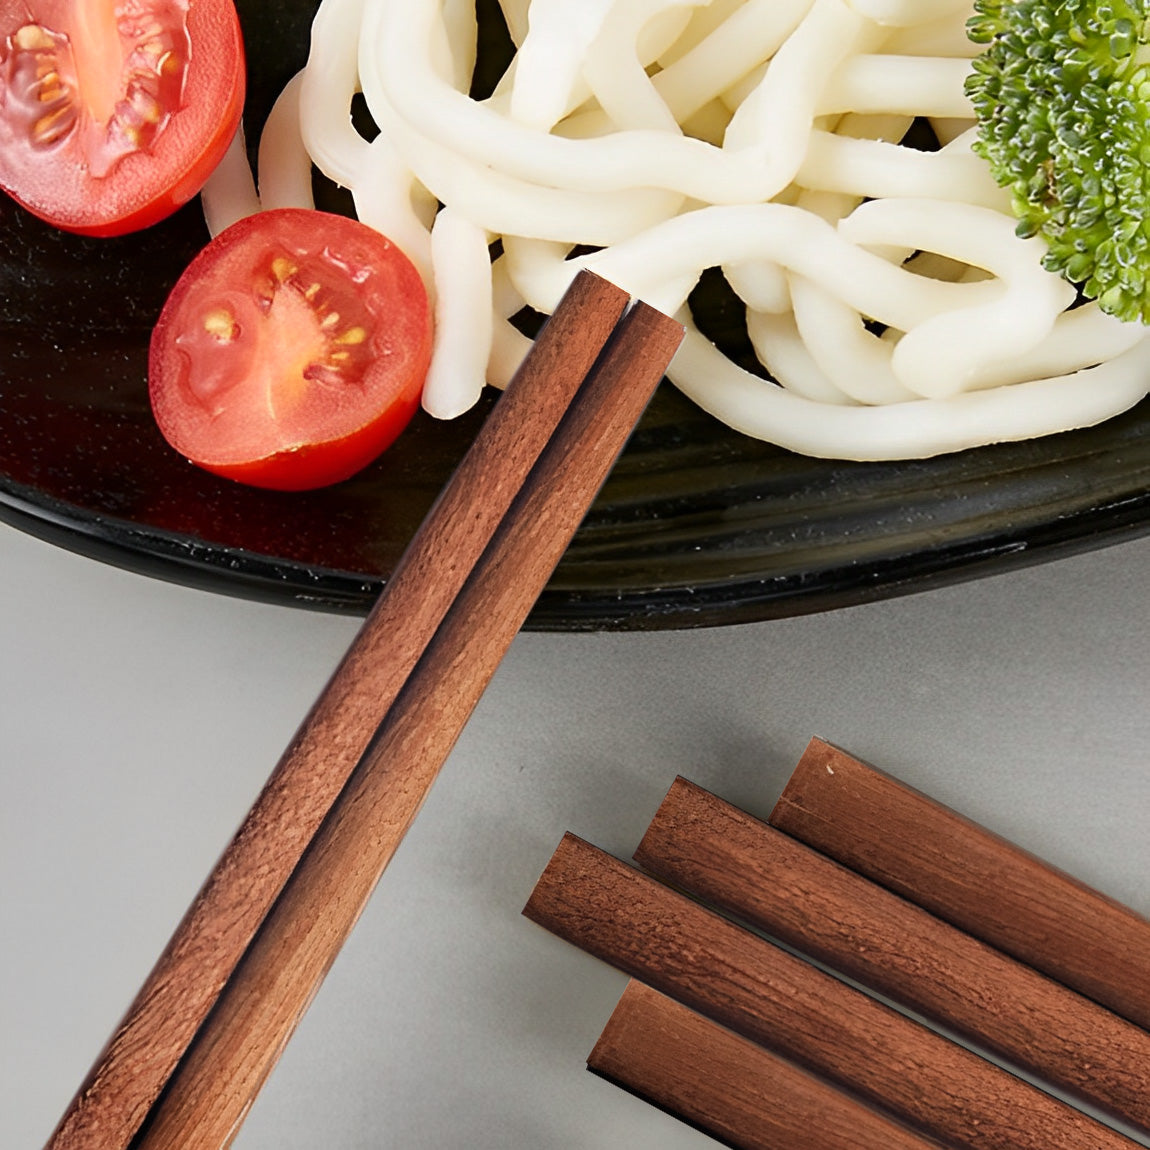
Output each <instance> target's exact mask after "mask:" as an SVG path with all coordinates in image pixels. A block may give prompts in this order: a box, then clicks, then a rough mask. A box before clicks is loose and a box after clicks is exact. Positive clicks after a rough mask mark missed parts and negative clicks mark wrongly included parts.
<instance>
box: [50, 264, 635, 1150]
mask: <svg viewBox="0 0 1150 1150" xmlns="http://www.w3.org/2000/svg"><path fill="white" fill-rule="evenodd" d="M627 302H628V297H627V295H626V293H624V292H622V291H620V289H618V288H616V287H614V286H613V285H611V284H609V283H607V282H606V281H604V280H602V279H600V278H598V277H595V276H584V277H580V278H579V279H577V280H576V281H575V282H574V284H573V285H572V287H571V289H570V291H569V293H568V295H567V297H566V299H565V301H564V306H563V308H562V309H561V310H559V311H557V313H556V315H555V316H554V317H553V318H552V320H551V322H549V323H548V324H547V325H546V327H545V328H544V330H543V332H542V333H541V335H540V337H539V339H538V340H537V341H536V343H535V346H534V349H533V350H532V352H531V353H530V355H529V356H528V358H527V359H526V360H525V362H524V364H523V367H522V368H521V370H520V372H519V374H518V376H517V377H516V378H515V380H513V381H512V383H511V384H510V386H509V387H508V389H507V391H506V393H505V394H504V395H503V396H502V398H501V399H500V401H499V402H498V403H497V404H496V406H495V408H494V410H493V413H492V415H491V418H490V419H488V421H487V422H486V423H485V425H484V426H483V428H482V429H481V431H480V433H479V435H478V436H477V438H476V440H475V443H474V445H473V446H472V448H471V450H470V451H469V452H468V454H467V455H466V456H465V457H464V459H463V461H462V462H461V464H460V466H459V468H458V469H457V471H456V472H455V474H454V475H453V477H452V478H451V480H450V481H449V483H448V485H447V486H446V487H445V489H444V491H443V492H442V493H441V495H440V497H439V499H438V500H437V502H436V504H435V506H434V507H433V508H432V510H431V511H430V512H429V514H428V516H427V518H426V519H425V521H424V523H423V524H422V525H421V527H420V529H419V531H418V533H417V534H416V536H415V537H414V539H413V540H412V543H411V545H410V546H409V548H408V550H407V551H406V553H405V554H404V556H403V558H402V559H401V561H400V563H399V564H398V565H397V568H396V571H395V572H394V574H393V576H392V578H391V579H390V580H389V582H388V584H387V586H386V587H385V589H384V591H383V593H382V594H381V596H380V598H379V600H378V601H377V603H376V605H375V607H374V609H373V611H372V612H371V614H370V615H369V617H368V618H367V620H366V621H365V623H364V624H363V626H362V628H361V630H360V632H359V634H358V635H357V637H356V639H355V641H354V642H353V644H352V645H351V647H350V648H349V650H348V652H347V653H346V655H345V656H344V658H343V660H342V661H341V662H340V664H339V666H338V667H337V668H336V670H335V672H334V674H333V675H332V677H331V679H330V681H329V683H328V684H327V687H326V688H325V690H324V692H323V694H322V695H321V697H320V698H319V700H318V701H317V703H316V704H315V706H314V707H313V708H312V710H311V712H310V713H309V714H308V716H307V717H306V718H305V720H304V722H303V724H302V725H301V727H300V729H299V731H298V732H297V733H296V735H295V737H294V738H293V740H292V742H291V744H290V745H289V746H288V748H287V750H286V751H285V753H284V755H283V756H282V758H281V759H280V761H279V763H278V765H277V766H276V768H275V770H274V772H273V774H272V775H271V777H270V778H269V780H268V782H267V784H266V785H265V787H264V789H263V791H262V792H261V794H260V795H259V797H258V798H257V800H256V802H255V804H254V806H253V807H252V809H251V811H250V812H249V813H248V815H247V816H246V818H245V819H244V821H243V823H242V825H241V826H240V828H239V830H238V832H237V833H236V835H235V837H234V838H233V840H232V841H231V843H230V844H229V845H228V847H227V848H226V850H225V851H224V853H223V855H222V857H221V858H220V860H219V862H218V864H217V865H216V867H215V869H214V870H213V871H212V873H211V875H210V876H209V878H208V880H207V882H206V883H205V885H204V886H203V888H202V889H201V891H200V892H199V894H198V895H197V897H196V899H195V901H194V902H193V904H192V906H191V907H190V909H189V910H188V911H187V913H186V915H185V916H184V918H183V920H182V922H181V923H180V925H179V927H178V928H177V930H176V932H175V934H174V935H173V937H172V939H171V941H170V942H169V944H168V946H167V948H166V949H165V951H164V953H163V954H162V956H161V957H160V959H159V961H158V962H157V964H156V966H155V968H154V969H153V970H152V972H151V974H150V975H149V977H148V979H147V980H146V982H145V984H144V986H143V987H142V989H141V990H140V992H139V994H138V995H137V997H136V999H135V1001H134V1002H133V1003H132V1005H131V1006H130V1008H129V1010H128V1012H127V1015H126V1016H125V1018H124V1020H123V1021H122V1022H121V1024H120V1026H119V1027H118V1029H117V1030H116V1032H115V1034H114V1035H113V1037H112V1039H111V1040H110V1042H109V1044H108V1046H107V1047H106V1048H105V1050H104V1051H103V1053H102V1054H101V1056H100V1057H99V1059H98V1060H97V1063H96V1065H95V1067H94V1068H93V1070H92V1071H91V1073H90V1074H89V1076H88V1078H87V1080H86V1081H85V1082H84V1084H83V1085H82V1086H81V1088H80V1090H79V1093H78V1094H77V1096H76V1098H75V1100H74V1101H73V1103H72V1105H71V1106H70V1108H69V1109H68V1111H67V1112H66V1113H65V1115H64V1117H63V1119H62V1120H61V1122H60V1124H59V1126H58V1128H57V1130H56V1132H55V1134H54V1136H53V1138H52V1140H51V1141H50V1143H49V1146H50V1148H51V1150H115V1148H119V1147H123V1146H126V1145H127V1144H128V1142H129V1141H130V1140H131V1138H132V1136H133V1135H134V1133H135V1131H136V1130H137V1129H138V1128H139V1125H140V1123H141V1122H142V1121H143V1119H144V1116H145V1115H146V1113H147V1112H148V1109H149V1107H150V1106H151V1105H152V1104H153V1102H154V1101H155V1099H156V1098H157V1097H158V1096H159V1093H160V1091H161V1089H162V1088H163V1085H164V1083H165V1082H166V1081H167V1079H168V1077H169V1075H170V1074H171V1073H172V1071H173V1069H174V1068H175V1066H176V1063H177V1062H178V1060H179V1059H180V1058H181V1057H182V1056H183V1054H184V1051H185V1050H186V1049H187V1046H188V1043H189V1042H190V1041H191V1039H192V1037H193V1035H194V1034H195V1033H196V1031H197V1030H198V1029H199V1027H200V1025H201V1024H202V1023H203V1021H204V1018H205V1017H206V1016H207V1014H208V1011H209V1010H210V1009H211V1007H212V1005H213V1003H214V1002H215V1001H216V999H217V997H218V995H219V992H220V990H221V988H222V987H223V985H224V983H225V982H226V981H227V979H228V978H229V976H230V975H231V973H232V970H233V969H234V967H235V965H236V963H237V962H238V961H239V959H240V956H241V955H242V954H243V952H244V950H245V949H246V948H247V946H248V944H249V943H250V942H251V939H252V937H253V936H254V934H255V932H256V930H257V928H258V927H259V925H260V923H261V922H262V921H263V918H264V916H265V915H266V914H267V911H268V909H269V908H270V906H271V905H272V903H273V902H274V900H275V898H276V897H277V895H278V894H279V892H280V890H281V889H282V887H283V884H284V882H285V881H286V880H287V877H288V875H290V874H291V872H292V870H293V869H294V868H295V866H296V864H297V863H298V862H299V859H300V856H301V854H302V852H303V850H304V848H305V846H306V845H307V843H308V842H309V841H310V839H311V837H312V836H313V835H314V833H315V831H316V828H317V827H318V826H319V824H320V822H321V820H322V819H323V818H324V816H325V815H326V814H327V812H328V809H329V808H330V806H331V804H332V802H333V801H334V799H335V797H336V796H337V795H338V794H339V792H340V790H341V789H342V787H343V786H344V784H345V783H346V782H347V779H348V777H349V776H350V774H351V772H352V770H353V769H354V768H355V766H356V764H357V763H358V762H359V761H360V759H361V758H362V756H363V754H364V752H365V750H366V748H367V746H368V744H369V742H370V740H371V739H372V737H373V736H374V735H375V731H376V728H377V727H378V726H379V723H380V722H381V720H382V718H383V716H384V715H385V714H386V712H387V710H388V708H389V707H390V706H391V704H392V703H393V702H394V700H395V698H396V697H397V695H398V694H399V691H400V688H401V687H402V686H403V684H404V682H405V681H406V680H407V678H408V676H409V675H410V674H411V671H412V669H413V668H414V666H415V665H416V662H417V661H418V659H419V658H420V656H421V655H422V654H423V651H424V650H425V649H426V647H427V644H428V642H429V641H430V639H431V637H432V636H433V635H434V633H435V631H436V629H437V628H438V626H439V624H440V622H441V621H442V619H443V616H444V615H445V614H446V612H447V609H448V607H449V606H450V604H451V603H452V602H453V601H454V599H455V597H456V595H457V594H458V592H459V589H460V588H461V587H462V586H463V583H464V582H465V580H466V579H467V578H468V576H469V575H470V573H471V571H472V569H473V568H474V565H475V563H476V562H477V561H478V559H479V557H480V555H482V553H483V551H484V549H485V548H486V547H487V545H488V543H489V541H490V539H491V537H492V535H493V533H494V531H495V529H496V527H497V526H498V524H499V523H500V522H501V520H502V518H503V516H504V514H505V513H506V511H507V508H508V507H509V506H510V505H511V503H512V501H513V500H514V498H515V497H516V495H517V494H518V492H519V490H520V488H521V486H522V484H523V482H524V480H525V479H526V477H527V475H528V474H529V472H530V470H531V468H532V467H533V466H534V465H535V463H536V461H537V460H538V457H539V455H540V453H541V451H542V450H543V448H544V446H545V445H546V444H547V443H548V441H549V440H550V438H551V435H552V433H553V431H554V429H555V427H556V426H557V425H558V424H559V421H560V420H561V418H562V417H563V415H564V413H565V412H566V410H567V407H568V404H569V403H570V401H571V399H572V397H573V396H574V395H575V393H576V391H577V389H578V388H579V386H580V385H581V384H582V382H583V380H584V378H585V376H586V374H587V372H588V370H589V369H590V368H591V366H592V364H593V363H594V362H595V360H596V357H597V356H598V355H599V353H600V351H601V349H602V348H603V346H604V344H605V343H606V341H607V339H608V337H609V336H610V334H611V332H612V331H613V329H614V328H615V326H616V323H617V321H618V319H619V317H620V315H622V313H623V310H624V308H625V307H626V305H627ZM478 492H481V493H482V495H483V497H482V498H481V499H477V498H476V494H477V493H478Z"/></svg>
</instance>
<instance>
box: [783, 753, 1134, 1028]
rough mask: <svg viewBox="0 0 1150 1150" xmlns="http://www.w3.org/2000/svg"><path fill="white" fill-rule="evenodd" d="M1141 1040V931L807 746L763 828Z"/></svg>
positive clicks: (878, 777) (1041, 868)
mask: <svg viewBox="0 0 1150 1150" xmlns="http://www.w3.org/2000/svg"><path fill="white" fill-rule="evenodd" d="M768 821H769V822H770V823H771V825H772V826H775V827H777V828H778V829H779V830H782V831H785V832H786V833H787V834H789V835H792V836H793V837H794V838H797V839H799V840H801V841H802V842H805V843H807V844H808V845H810V846H812V847H814V848H815V849H816V850H818V851H821V852H822V853H823V854H825V855H829V856H830V857H831V858H834V859H837V860H838V861H839V862H840V863H842V864H843V865H844V866H848V867H850V868H851V869H852V870H855V871H858V873H859V874H863V875H866V876H867V878H869V879H872V880H873V881H874V882H877V883H881V884H882V885H883V886H885V887H889V888H890V889H891V890H893V891H895V892H896V893H898V894H900V895H902V896H903V897H904V898H907V899H909V900H910V901H911V902H915V903H917V904H918V905H919V906H922V907H924V908H925V909H927V910H929V911H930V912H931V913H932V914H935V915H937V916H938V917H939V918H941V919H944V920H946V921H947V922H950V923H952V924H953V925H955V926H957V927H958V928H959V929H961V930H964V931H966V932H967V933H968V934H971V935H973V936H974V937H976V938H979V939H982V941H984V942H987V943H989V944H990V945H991V946H995V947H997V948H998V949H999V950H1002V951H1004V952H1005V953H1007V954H1009V955H1011V956H1012V957H1014V958H1016V959H1018V960H1019V961H1020V962H1024V963H1027V964H1028V965H1030V966H1032V967H1034V968H1035V969H1036V970H1040V971H1042V972H1043V973H1044V974H1046V975H1049V976H1050V977H1051V978H1054V979H1057V980H1058V981H1060V982H1063V983H1065V984H1066V985H1067V986H1069V987H1072V988H1073V989H1075V990H1077V991H1079V992H1080V993H1082V994H1084V995H1086V996H1087V997H1088V998H1092V999H1094V1001H1096V1002H1099V1003H1101V1004H1102V1005H1103V1006H1106V1007H1108V1008H1109V1009H1110V1010H1112V1011H1114V1012H1115V1013H1116V1014H1118V1015H1121V1016H1122V1017H1123V1018H1126V1019H1129V1020H1130V1021H1131V1022H1134V1023H1136V1024H1137V1025H1139V1026H1141V1027H1143V1028H1144V1029H1148V1030H1150V920H1147V919H1145V918H1143V917H1142V916H1141V915H1139V914H1137V913H1135V912H1134V911H1132V910H1130V909H1129V908H1128V907H1125V906H1122V904H1121V903H1118V902H1116V901H1114V900H1113V899H1110V898H1108V897H1106V896H1105V895H1103V894H1101V893H1099V892H1098V891H1096V890H1092V889H1091V888H1090V887H1088V886H1087V885H1086V884H1084V883H1081V882H1079V881H1078V880H1076V879H1074V878H1072V877H1070V876H1069V875H1067V874H1065V873H1064V872H1062V871H1060V870H1057V869H1056V868H1054V867H1052V866H1050V865H1049V864H1047V863H1045V862H1043V861H1041V860H1040V859H1037V858H1035V857H1034V856H1033V855H1031V854H1029V853H1027V852H1026V851H1023V850H1021V849H1020V848H1019V847H1017V846H1014V845H1013V844H1011V843H1009V842H1007V841H1006V840H1004V839H1002V838H1000V837H998V836H997V835H994V834H992V833H990V832H989V831H987V830H986V829H985V828H983V827H980V826H978V825H977V824H976V823H974V822H972V821H971V820H970V819H967V818H964V817H963V816H962V815H960V814H958V813H956V812H955V811H953V810H950V809H949V808H947V807H944V806H943V805H942V804H941V803H937V802H935V801H934V800H933V799H931V798H928V797H927V796H926V795H923V794H921V793H920V792H918V791H916V790H913V789H912V788H910V787H908V786H906V785H905V784H904V783H901V782H899V781H898V780H896V779H893V778H891V777H890V776H889V775H887V774H884V773H883V772H882V771H878V770H876V769H875V768H874V767H871V766H868V765H867V764H865V763H861V762H859V761H858V760H857V759H855V758H853V757H852V756H850V755H848V754H846V753H845V752H844V751H841V750H839V749H838V748H837V747H833V746H831V745H830V744H829V743H825V742H823V741H822V740H819V739H814V740H812V741H811V743H810V745H809V746H808V747H807V750H806V752H805V753H804V755H803V757H802V759H801V760H800V762H799V765H798V767H797V768H796V769H795V772H794V774H793V775H792V777H791V779H790V781H789V782H788V784H787V786H786V788H785V790H784V791H783V794H782V797H781V798H780V799H779V801H778V803H777V804H776V806H775V809H774V810H773V811H772V812H771V815H770V817H769V820H768Z"/></svg>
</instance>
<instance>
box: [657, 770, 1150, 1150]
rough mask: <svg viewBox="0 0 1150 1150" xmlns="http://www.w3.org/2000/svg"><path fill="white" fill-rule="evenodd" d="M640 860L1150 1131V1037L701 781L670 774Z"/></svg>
mask: <svg viewBox="0 0 1150 1150" xmlns="http://www.w3.org/2000/svg"><path fill="white" fill-rule="evenodd" d="M635 861H636V862H638V863H639V865H640V866H641V867H643V869H644V870H646V871H648V872H649V873H651V874H653V875H655V876H656V877H657V878H659V879H661V880H662V881H664V882H667V883H670V884H672V885H674V886H677V887H679V888H681V889H684V890H686V891H688V892H689V893H691V894H692V895H694V896H696V897H697V898H700V899H702V900H703V901H704V902H706V903H707V904H708V905H709V906H713V907H715V908H716V909H717V910H721V911H724V912H726V913H728V914H731V915H734V916H736V917H737V918H740V919H742V920H743V921H745V922H747V923H750V925H751V926H753V927H756V928H758V929H760V930H763V931H765V932H766V933H768V934H770V935H771V936H772V937H774V938H776V939H778V940H779V941H781V942H783V943H786V944H787V945H788V946H793V947H795V948H796V949H797V950H800V951H802V952H803V953H804V954H806V955H809V956H810V957H812V958H814V959H817V960H818V961H820V962H824V963H826V964H827V965H828V966H830V967H832V968H833V969H834V970H836V971H838V972H840V973H841V974H845V975H847V976H848V977H850V978H853V979H854V980H855V981H856V982H859V983H861V984H862V985H863V986H865V987H867V988H868V989H870V990H873V991H877V992H878V993H880V994H883V995H885V996H886V997H887V998H888V999H890V1000H891V1001H894V1002H897V1003H899V1004H900V1005H902V1006H904V1007H908V1008H910V1009H911V1010H914V1011H915V1012H916V1013H918V1014H919V1015H921V1016H922V1017H924V1018H927V1019H929V1020H931V1021H932V1022H935V1023H941V1024H943V1025H944V1026H946V1027H947V1028H948V1029H949V1030H951V1031H953V1032H955V1033H957V1034H959V1035H962V1036H964V1037H966V1038H968V1039H971V1040H973V1041H974V1042H976V1043H978V1044H979V1045H981V1046H982V1047H983V1048H985V1049H987V1050H989V1051H992V1052H994V1053H996V1054H998V1055H1000V1056H1002V1057H1005V1058H1006V1059H1008V1060H1009V1061H1010V1062H1012V1063H1013V1064H1014V1065H1016V1066H1018V1067H1020V1068H1021V1069H1023V1070H1026V1071H1029V1072H1031V1073H1032V1074H1034V1075H1036V1076H1037V1077H1039V1078H1041V1079H1042V1080H1043V1081H1045V1082H1047V1083H1049V1084H1050V1085H1052V1086H1054V1087H1057V1088H1059V1089H1061V1090H1064V1091H1066V1092H1068V1093H1072V1094H1075V1095H1077V1096H1078V1097H1079V1098H1081V1099H1083V1100H1085V1101H1087V1102H1090V1103H1092V1104H1094V1105H1096V1106H1097V1107H1099V1108H1100V1109H1102V1110H1105V1111H1107V1112H1109V1113H1110V1114H1111V1115H1113V1116H1114V1117H1117V1118H1119V1119H1121V1120H1123V1121H1125V1122H1127V1123H1129V1124H1130V1125H1131V1126H1135V1127H1138V1128H1139V1129H1141V1130H1143V1131H1145V1132H1148V1133H1150V1033H1147V1032H1146V1031H1145V1030H1142V1029H1141V1028H1140V1027H1137V1026H1135V1025H1133V1024H1132V1023H1130V1022H1127V1021H1125V1020H1124V1019H1122V1018H1119V1017H1118V1016H1117V1015H1116V1014H1114V1013H1112V1012H1111V1011H1109V1010H1106V1009H1105V1008H1104V1007H1101V1006H1099V1005H1098V1004H1097V1003H1095V1002H1092V1001H1091V1000H1090V999H1087V998H1084V997H1083V996H1082V995H1080V994H1077V993H1076V992H1075V991H1072V990H1070V989H1069V988H1067V987H1066V986H1063V985H1062V984H1061V983H1058V982H1055V981H1053V980H1052V979H1049V978H1047V977H1046V976H1045V975H1042V974H1039V973H1038V972H1037V971H1035V970H1034V969H1032V968H1031V967H1029V966H1026V965H1025V964H1023V963H1020V962H1017V961H1016V960H1014V959H1012V958H1009V957H1007V956H1006V955H1004V954H1003V953H1002V952H1001V951H999V950H996V949H995V948H993V947H990V946H988V945H986V944H985V943H983V942H980V941H978V940H977V939H974V938H972V937H970V936H969V935H968V934H965V933H964V932H962V931H960V930H958V929H957V928H955V927H953V926H950V925H949V924H947V923H944V922H943V921H941V920H940V919H938V918H936V917H935V916H934V915H932V914H930V913H929V912H927V911H925V910H923V909H922V908H920V907H918V906H915V905H914V904H913V903H910V902H907V901H906V900H905V899H903V898H900V897H899V896H898V895H895V894H893V893H892V892H890V891H888V890H886V889H885V888H883V887H880V886H878V885H877V884H875V883H873V882H871V881H870V880H868V879H865V878H863V877H862V876H860V875H858V874H856V873H855V872H854V871H851V870H848V869H847V868H846V867H843V866H842V865H840V864H839V863H836V862H834V861H833V860H831V859H829V858H827V857H826V856H824V855H821V854H819V853H818V852H817V851H815V850H813V849H811V848H810V847H807V846H805V845H803V844H802V843H800V842H798V841H797V840H795V839H793V838H791V837H790V836H789V835H786V834H784V833H783V832H782V831H779V830H775V829H773V828H772V827H770V826H768V825H767V824H766V823H764V822H761V821H760V820H758V819H756V818H754V817H753V816H751V815H749V814H747V813H746V812H744V811H741V810H739V809H738V808H736V807H733V806H731V805H730V804H729V803H725V802H723V800H722V799H719V798H717V797H716V796H715V795H712V794H710V793H708V792H707V791H705V790H703V789H702V788H701V787H698V786H695V785H694V784H693V783H689V782H687V781H686V780H685V779H678V780H676V781H675V783H674V784H673V786H672V787H671V789H670V791H669V792H668V794H667V797H666V798H665V799H664V800H663V803H662V804H661V805H660V807H659V809H658V811H657V812H656V813H655V817H654V818H653V819H652V821H651V823H650V825H649V826H648V828H647V831H646V833H645V834H644V836H643V840H642V842H641V843H640V844H639V848H638V850H636V852H635Z"/></svg>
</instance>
